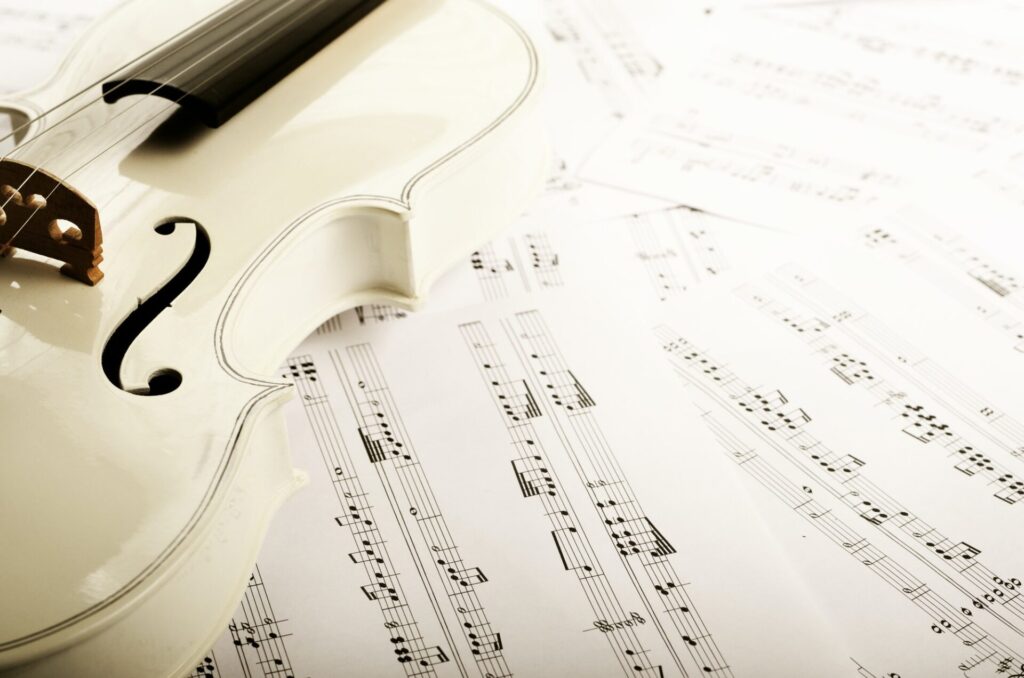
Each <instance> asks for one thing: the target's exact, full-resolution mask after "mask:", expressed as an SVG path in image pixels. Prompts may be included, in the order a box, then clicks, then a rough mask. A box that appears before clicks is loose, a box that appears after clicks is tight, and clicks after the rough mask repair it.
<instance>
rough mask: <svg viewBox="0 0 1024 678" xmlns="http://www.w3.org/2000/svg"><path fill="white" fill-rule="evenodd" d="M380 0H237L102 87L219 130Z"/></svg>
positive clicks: (112, 96)
mask: <svg viewBox="0 0 1024 678" xmlns="http://www.w3.org/2000/svg"><path fill="white" fill-rule="evenodd" d="M384 1H385V0H237V1H236V2H234V3H232V4H230V5H228V6H227V7H226V8H224V9H223V10H222V11H221V12H219V13H218V14H216V15H214V16H212V17H210V18H209V19H207V20H206V21H204V22H202V23H201V24H200V25H198V26H197V27H196V28H195V29H194V30H192V31H189V32H187V33H184V34H182V35H181V36H179V37H178V38H177V39H176V40H173V41H171V42H170V43H169V44H168V45H166V46H165V47H163V48H161V49H160V50H158V51H157V52H155V53H154V54H151V55H149V56H147V57H146V58H145V59H143V60H142V61H140V62H138V63H135V64H133V65H132V66H130V67H127V68H126V69H125V70H124V72H123V74H121V75H120V76H119V77H118V78H117V79H113V80H110V81H108V82H106V83H104V84H103V95H104V100H105V101H107V102H108V103H113V102H115V101H118V100H119V99H121V98H122V97H125V96H128V95H132V94H142V95H153V96H160V97H163V98H165V99H169V100H172V101H175V102H176V103H178V104H179V105H180V106H181V107H182V108H184V109H186V110H189V111H190V112H191V113H193V114H194V115H195V116H197V117H198V119H199V120H200V121H201V122H202V123H203V124H204V125H207V126H209V127H220V126H221V125H223V124H224V123H225V122H227V121H228V120H230V119H231V118H232V117H233V116H234V115H235V114H237V113H238V112H239V111H241V110H242V109H243V108H245V107H246V106H247V105H249V104H250V103H252V102H253V101H255V100H256V99H257V98H258V97H259V96H260V95H262V94H263V93H264V92H266V91H267V90H268V89H270V88H271V87H273V86H274V85H275V84H277V83H278V82H279V81H280V80H281V79H282V78H284V77H285V76H286V75H288V74H289V73H291V72H292V71H294V70H295V69H296V68H298V67H299V66H301V65H302V64H303V63H305V62H306V61H307V60H308V59H309V58H310V57H312V56H313V55H315V54H316V53H317V52H319V51H320V50H321V49H323V48H324V47H326V46H327V45H328V44H330V43H331V42H332V41H333V40H335V39H336V38H337V37H339V36H340V35H342V34H343V33H344V32H345V31H347V30H349V29H350V28H352V27H353V26H355V25H356V24H357V23H358V22H359V21H361V20H362V19H363V18H364V17H366V16H367V15H368V14H369V13H370V12H372V11H373V10H374V9H376V8H377V7H378V6H379V5H381V4H383V2H384Z"/></svg>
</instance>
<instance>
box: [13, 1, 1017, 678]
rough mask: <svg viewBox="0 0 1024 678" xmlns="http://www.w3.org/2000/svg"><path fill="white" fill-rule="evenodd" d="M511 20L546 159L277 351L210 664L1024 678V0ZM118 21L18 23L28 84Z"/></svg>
mask: <svg viewBox="0 0 1024 678" xmlns="http://www.w3.org/2000/svg"><path fill="white" fill-rule="evenodd" d="M499 4H501V5H502V6H504V7H505V8H506V9H507V10H509V11H510V12H513V13H514V14H515V16H516V17H517V19H519V20H521V21H523V22H524V23H526V24H527V25H529V26H532V27H533V30H534V33H535V35H536V37H537V39H538V41H539V42H541V43H546V45H545V46H546V55H547V57H548V58H547V65H548V78H549V81H550V83H551V87H550V89H551V96H550V101H549V104H548V107H549V113H548V115H549V122H550V127H551V130H552V137H553V139H552V141H553V150H554V159H553V162H554V171H553V173H552V177H551V179H550V181H549V182H548V184H547V186H546V190H545V191H544V194H543V195H542V196H541V198H540V199H539V200H538V201H537V203H536V204H534V205H532V206H531V208H530V209H529V210H528V213H527V214H526V215H524V217H523V218H522V219H521V220H520V221H519V223H517V224H516V225H515V226H514V227H512V228H510V229H509V230H507V231H506V232H504V233H502V234H500V235H499V236H497V237H496V238H495V239H494V240H493V241H491V242H489V243H485V244H482V245H481V246H480V247H479V248H478V249H477V250H476V251H475V252H473V253H471V254H469V255H467V256H466V257H465V258H464V259H463V260H462V261H461V262H459V263H458V264H457V265H456V266H455V267H454V269H453V270H452V271H451V272H450V273H449V274H447V275H446V276H444V277H443V278H442V279H441V280H440V281H439V282H438V283H437V285H436V286H435V288H434V289H433V290H432V291H431V294H430V297H429V299H428V301H427V303H426V304H425V306H424V307H423V308H422V309H420V310H419V311H417V312H412V311H410V310H408V309H401V308H395V307H390V306H384V305H366V306H362V307H359V308H356V309H353V310H351V311H349V312H346V313H344V314H342V315H340V316H338V317H336V318H333V319H331V320H330V321H328V322H327V323H325V324H324V325H323V326H322V327H321V328H320V329H319V330H318V331H316V332H315V333H314V334H313V336H311V337H310V338H309V339H308V340H307V341H306V343H304V344H303V345H302V346H301V347H300V348H298V349H297V350H296V351H295V352H294V353H293V355H292V356H291V357H290V358H289V359H288V361H287V362H286V364H284V365H282V366H281V369H280V374H279V375H278V376H279V377H280V378H281V379H282V380H286V381H290V382H292V383H293V384H294V385H295V391H296V395H297V397H296V398H295V400H294V401H293V402H291V403H290V404H289V405H288V406H287V410H286V415H287V419H288V426H289V432H290V437H291V448H292V450H293V456H294V463H295V465H296V466H298V467H300V468H303V469H305V470H306V471H307V472H308V473H309V476H310V485H309V487H307V488H305V489H304V490H303V491H301V492H299V493H298V494H297V495H296V496H295V497H294V498H293V499H292V500H290V501H289V502H288V503H287V504H285V506H284V507H283V508H282V510H281V512H280V514H279V515H278V516H277V518H276V519H275V520H274V523H273V526H272V529H271V531H270V533H269V534H268V536H267V540H266V543H265V545H264V547H263V549H262V551H261V553H260V555H259V558H258V561H257V565H256V567H255V568H254V570H253V571H252V573H251V576H250V578H249V581H248V585H247V586H246V589H245V592H244V595H243V598H242V600H241V601H240V602H239V605H238V608H237V610H236V611H235V613H234V615H233V618H232V620H231V622H230V625H229V627H228V628H226V629H225V630H224V633H223V635H222V636H221V637H220V639H219V640H217V642H216V643H215V644H214V645H213V647H211V648H210V650H209V652H208V653H207V654H206V655H205V656H204V657H202V658H201V659H200V661H199V662H198V664H197V665H196V667H195V669H194V670H193V671H192V673H191V674H190V677H189V678H211V677H214V676H217V677H219V676H225V677H245V678H253V677H261V676H275V677H282V678H283V677H288V676H291V677H292V678H314V677H321V676H337V675H353V676H481V677H483V678H486V677H487V676H494V677H498V676H513V675H518V676H542V677H546V676H582V675H585V676H652V677H660V676H700V675H709V676H723V677H725V676H728V677H732V678H742V677H744V676H758V677H761V676H764V677H769V678H771V677H774V676H800V677H803V676H808V677H814V678H818V677H821V676H829V677H831V676H850V677H851V678H858V677H859V678H933V677H935V678H941V677H944V676H950V677H957V678H961V677H963V676H968V677H969V678H990V677H991V678H1002V677H1012V676H1024V597H1021V595H1020V594H1021V588H1022V586H1024V583H1022V580H1024V551H1022V550H1021V548H1020V534H1022V531H1021V527H1022V525H1021V523H1022V518H1021V513H1020V512H1021V511H1022V510H1024V466H1022V464H1024V401H1022V400H1021V398H1020V395H1019V391H1020V387H1019V385H1020V384H1021V383H1024V374H1022V372H1021V371H1022V370H1024V365H1022V364H1021V360H1022V354H1024V301H1022V299H1024V293H1022V291H1021V287H1022V285H1024V271H1022V270H1020V269H1021V266H1020V263H1019V262H1020V257H1019V252H1020V251H1021V246H1022V244H1024V243H1022V242H1021V239H1022V238H1024V236H1022V235H1021V232H1020V229H1019V227H1018V225H1019V223H1020V220H1021V214H1022V212H1021V209H1022V208H1024V194H1022V192H1021V188H1020V186H1021V182H1020V181H1019V179H1020V178H1021V177H1022V176H1024V163H1022V161H1021V157H1022V149H1021V145H1020V143H1019V141H1017V140H1018V139H1019V138H1020V136H1021V132H1022V131H1024V117H1022V116H1024V114H1022V113H1021V110H1020V107H1019V106H1013V105H1009V104H1008V103H1007V102H1014V101H1016V98H1019V92H1018V90H1019V88H1020V86H1021V84H1022V81H1021V73H1020V69H1019V67H1018V65H1019V63H1020V58H1021V50H1022V48H1021V46H1020V43H1019V35H1018V33H1019V26H1020V19H1021V12H1022V11H1024V10H1022V5H1021V4H1020V3H1018V2H1010V1H1009V0H1006V1H1004V0H991V1H981V2H964V1H961V0H947V1H944V2H928V3H922V2H910V1H906V2H904V1H900V2H886V3H866V2H838V3H811V2H807V3H805V2H786V3H779V2H761V1H757V0H749V1H743V2H727V3H723V2H717V3H710V2H708V3H680V2H670V1H667V0H637V2H636V3H632V2H631V3H626V2H623V0H600V1H594V2H591V1H589V0H538V2H537V3H522V2H512V1H511V0H506V1H505V2H502V3H499ZM99 8H100V5H99V4H96V3H88V4H86V3H67V2H57V1H56V0H54V1H52V2H47V3H45V4H39V3H36V4H35V5H33V8H32V9H26V8H25V7H24V3H12V2H0V17H3V18H4V21H3V23H2V27H0V34H2V35H3V36H4V37H5V40H4V42H3V46H0V52H3V53H4V56H5V59H8V60H9V62H11V63H14V62H17V63H21V64H32V66H33V69H28V68H25V69H13V70H9V71H7V72H5V74H4V75H3V79H2V80H0V92H6V93H10V92H13V91H16V90H22V89H24V88H26V87H30V86H31V85H32V84H33V83H35V82H37V81H38V79H40V78H44V77H45V75H46V73H47V70H48V69H52V68H53V67H55V66H56V64H57V60H58V59H59V58H60V55H61V54H63V52H64V50H65V49H66V45H67V44H68V41H69V40H70V39H72V37H73V35H74V34H75V32H76V31H79V30H81V29H82V28H83V27H84V26H85V22H86V21H87V19H88V17H90V16H95V14H96V13H97V12H98V10H99ZM808 55H813V58H810V57H809V56H808ZM0 124H2V119H0ZM0 133H2V130H0Z"/></svg>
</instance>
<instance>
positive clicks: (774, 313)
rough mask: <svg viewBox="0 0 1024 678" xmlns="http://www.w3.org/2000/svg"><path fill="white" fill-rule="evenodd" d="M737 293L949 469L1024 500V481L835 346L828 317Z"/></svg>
mask: <svg viewBox="0 0 1024 678" xmlns="http://www.w3.org/2000/svg"><path fill="white" fill-rule="evenodd" d="M737 293H738V294H739V295H740V296H741V297H743V298H745V299H747V300H748V301H749V302H750V303H751V304H752V305H753V306H754V307H755V308H757V309H759V310H761V311H763V312H764V313H765V314H767V315H768V316H769V317H770V318H774V319H775V320H777V321H779V322H780V323H781V324H782V325H783V326H784V327H788V328H790V329H795V330H796V332H797V334H799V335H800V336H801V338H802V339H803V340H804V341H805V342H806V343H807V345H808V346H809V347H810V349H811V351H812V353H814V354H815V355H821V356H824V360H823V362H824V364H825V365H827V366H828V367H829V369H830V370H831V371H832V373H833V374H835V375H836V376H838V377H839V378H840V379H841V380H842V381H843V382H845V383H846V384H848V385H851V386H852V385H855V384H857V385H860V386H862V387H864V388H866V390H867V391H868V392H869V393H871V394H872V395H873V396H874V397H875V403H874V404H875V405H882V406H886V407H888V408H889V409H890V410H891V411H892V412H893V414H894V415H895V419H894V421H895V422H896V425H897V426H899V427H900V430H902V432H903V433H905V434H906V435H908V436H910V437H912V438H914V439H915V440H917V441H919V442H921V443H922V444H925V445H928V444H930V443H936V444H938V445H941V447H942V448H943V449H945V450H946V451H947V452H948V456H949V458H950V459H951V461H952V464H953V468H955V469H956V470H957V471H960V473H962V474H963V475H964V476H967V477H970V476H975V475H977V476H978V477H980V478H984V479H985V480H987V481H989V483H990V485H991V486H993V487H994V488H995V491H994V492H993V496H994V497H995V498H997V499H999V500H1000V501H1003V502H1005V503H1007V504H1015V503H1017V502H1018V501H1020V500H1021V499H1024V480H1020V479H1018V478H1017V477H1016V476H1015V475H1014V474H1013V473H1012V472H1011V471H1010V470H1009V469H1007V468H1006V467H1005V466H1003V465H1002V464H1000V463H999V462H997V461H994V460H993V459H992V458H990V457H989V456H988V455H986V454H985V453H984V452H982V451H981V449H980V448H979V447H978V445H977V444H975V443H973V442H971V441H968V440H966V439H965V438H964V437H962V436H961V435H960V434H959V433H957V431H956V430H955V429H954V428H953V427H952V426H951V425H950V424H949V423H947V422H946V421H944V420H942V419H940V418H939V417H938V416H937V415H935V414H933V413H931V412H930V411H929V410H928V409H927V408H926V407H925V406H923V405H920V404H918V403H916V402H915V401H914V400H913V399H911V397H910V396H909V395H908V391H907V388H906V387H905V386H904V385H902V384H894V383H892V382H890V381H889V380H887V379H884V378H882V377H881V376H880V374H879V373H878V370H872V369H871V368H869V366H868V363H867V362H865V361H864V360H861V359H859V358H856V357H853V356H852V355H851V352H852V350H853V349H848V348H844V347H841V346H840V345H838V344H836V343H835V342H834V341H833V340H832V338H831V337H830V336H829V334H828V332H827V330H828V329H829V324H828V323H827V322H826V321H824V320H821V319H820V318H813V319H809V320H805V319H803V318H802V317H801V316H800V315H799V314H798V313H796V312H795V311H793V310H792V309H790V308H788V307H787V306H785V305H783V304H782V303H780V302H778V301H775V300H774V299H771V298H769V297H768V293H767V292H766V291H764V290H760V289H757V288H741V289H740V290H738V291H737ZM808 326H812V327H813V330H812V331H811V332H805V331H804V330H803V328H805V327H808Z"/></svg>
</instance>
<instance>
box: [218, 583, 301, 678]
mask: <svg viewBox="0 0 1024 678" xmlns="http://www.w3.org/2000/svg"><path fill="white" fill-rule="evenodd" d="M287 621H288V620H287V619H278V618H277V616H276V615H275V614H274V608H273V606H271V604H270V598H269V596H268V595H267V587H266V585H265V584H264V583H263V577H262V576H261V574H260V568H259V566H258V565H257V566H256V568H255V569H254V570H253V572H252V574H251V575H250V576H249V583H248V585H247V586H246V589H245V596H244V597H243V598H242V602H241V604H240V605H239V606H238V611H237V612H236V613H235V616H234V618H232V620H231V623H230V624H229V625H228V632H229V633H230V634H231V639H232V641H233V643H234V646H235V652H236V653H237V655H238V661H239V663H240V664H241V666H242V671H243V673H244V675H245V676H246V678H249V677H250V676H267V677H268V678H295V672H294V671H293V670H292V666H291V659H290V658H289V657H288V648H287V646H286V644H285V639H286V638H288V637H290V636H291V634H289V633H285V632H284V631H283V630H282V628H281V627H282V625H283V624H284V623H286V622H287Z"/></svg>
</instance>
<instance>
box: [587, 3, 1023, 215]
mask: <svg viewBox="0 0 1024 678" xmlns="http://www.w3.org/2000/svg"><path fill="white" fill-rule="evenodd" d="M985 7H986V8H987V7H988V6H987V4H986V5H985ZM1000 7H1002V6H1001V5H1000ZM1004 14H1005V16H1004ZM977 16H978V5H977V3H970V4H967V3H958V2H950V3H933V4H932V5H930V6H929V8H928V11H922V9H921V5H920V4H919V3H885V5H884V6H882V5H881V4H879V3H819V4H818V5H816V6H805V7H796V8H794V7H790V6H782V7H776V8H767V9H761V10H758V11H746V12H729V11H723V12H718V13H716V15H715V18H714V19H713V20H709V21H708V22H707V24H706V25H705V32H706V35H705V37H704V40H703V41H702V42H700V43H699V44H697V45H696V46H693V47H690V48H688V49H680V50H677V52H679V55H678V56H677V59H676V61H670V62H669V65H668V66H667V71H668V72H669V73H671V74H672V75H673V79H672V81H671V83H670V85H671V86H666V87H664V88H662V91H661V95H660V96H659V97H658V98H657V100H656V102H655V104H654V105H653V106H652V107H651V109H650V112H648V113H647V114H645V115H642V116H636V117H635V118H634V119H631V120H629V121H627V122H625V123H623V124H622V125H621V126H620V127H619V128H618V129H617V130H616V131H615V132H614V133H613V134H612V135H611V136H610V137H609V138H608V139H607V140H606V141H605V142H604V143H603V144H602V145H601V146H600V147H599V148H598V150H597V151H596V152H595V153H593V154H592V155H591V156H590V157H589V159H588V161H587V163H586V164H585V166H584V167H583V169H582V170H581V176H582V177H583V178H584V179H587V180H589V181H593V182H596V183H599V184H601V185H605V184H608V185H615V186H618V187H625V188H628V189H630V190H635V191H638V192H642V193H645V194H648V195H652V196H656V197H659V198H663V199H668V200H674V201H677V202H683V203H686V204H689V205H692V206H695V207H700V208H703V209H706V210H709V211H713V212H718V213H722V214H724V215H726V216H731V217H735V218H738V219H742V220H746V221H750V222H752V223H762V224H771V225H774V226H776V227H780V228H781V227H785V228H790V229H799V230H801V231H804V232H807V231H813V230H820V229H821V228H823V226H822V224H829V226H832V227H834V226H839V225H849V224H850V218H851V215H852V214H855V213H857V212H859V211H862V210H865V209H876V208H879V207H882V206H884V205H886V204H887V203H891V202H893V201H899V200H900V199H901V198H902V197H904V196H905V195H906V194H907V193H908V191H910V190H912V189H914V188H915V187H917V186H924V187H925V191H926V194H927V195H928V197H929V198H930V199H931V200H940V201H941V202H943V203H960V204H963V205H971V204H976V203H983V202H985V200H986V199H988V200H991V199H992V196H991V195H984V196H983V195H981V194H979V193H978V191H980V190H982V189H981V186H980V185H979V183H983V184H986V185H987V186H988V189H989V190H990V191H992V192H995V193H1001V194H1003V196H1002V199H1005V200H1008V201H1011V202H1012V201H1014V200H1016V203H1017V204H1018V205H1019V195H1017V194H1016V193H1015V192H1014V190H1013V188H1012V179H1009V180H1008V178H1007V176H1008V175H1009V176H1010V177H1012V176H1013V173H1012V170H1011V171H1010V172H1008V171H1007V170H1008V167H1007V163H1006V154H1007V151H1008V150H1009V151H1011V152H1016V151H1019V142H1018V141H1017V139H1018V138H1019V136H1020V133H1021V130H1022V129H1024V127H1022V125H1024V118H1021V117H1020V115H1019V111H1017V110H1015V109H1014V110H1011V109H1012V107H1007V106H1006V105H1005V102H1007V101H1010V100H1012V99H1013V98H1014V97H1015V96H1016V92H1017V90H1018V89H1019V86H1020V73H1019V70H1018V69H1017V67H1016V64H1018V63H1019V61H1020V58H1021V51H1020V46H1019V43H1018V42H1016V41H1014V40H1012V39H1011V38H1009V36H1007V35H1006V34H1005V32H1004V29H1001V28H999V25H1001V21H1002V20H1005V21H1012V18H1013V17H1016V16H1019V10H1013V11H1011V10H1009V9H1005V8H1004V9H999V8H993V9H992V10H991V14H989V15H986V18H987V19H988V20H987V21H984V22H981V23H980V25H981V26H984V27H985V31H972V30H970V27H971V26H973V25H977V24H979V22H978V20H977ZM950 26H963V27H965V30H963V31H954V30H952V29H951V28H950ZM986 31H987V32H986ZM681 61H685V62H686V64H685V66H683V67H681V68H680V67H677V68H675V69H673V68H672V67H673V66H676V65H677V64H678V63H679V62H681ZM954 93H955V94H954ZM1008 147H1009V148H1008ZM972 176H973V177H974V179H975V180H976V181H975V182H972V181H970V178H971V177H972ZM936 182H943V183H946V184H947V188H948V190H946V191H939V190H935V188H934V186H933V184H934V183H936ZM972 185H973V188H971V189H970V190H967V188H968V187H970V186H972Z"/></svg>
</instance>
